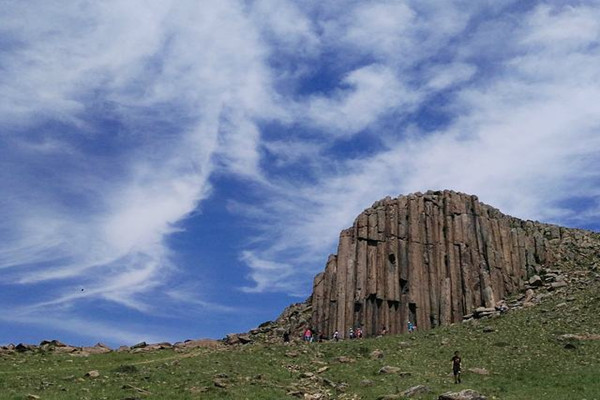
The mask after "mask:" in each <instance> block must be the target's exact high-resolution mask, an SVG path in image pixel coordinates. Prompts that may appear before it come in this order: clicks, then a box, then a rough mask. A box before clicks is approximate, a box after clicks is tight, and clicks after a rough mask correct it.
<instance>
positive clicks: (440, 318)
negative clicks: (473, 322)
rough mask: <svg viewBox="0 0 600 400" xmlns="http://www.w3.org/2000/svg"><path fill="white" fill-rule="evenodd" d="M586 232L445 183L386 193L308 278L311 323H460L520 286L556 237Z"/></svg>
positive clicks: (392, 328) (552, 250) (328, 327)
mask: <svg viewBox="0 0 600 400" xmlns="http://www.w3.org/2000/svg"><path fill="white" fill-rule="evenodd" d="M582 232H583V233H582ZM585 235H586V233H585V232H584V231H577V230H569V229H565V228H559V227H556V226H553V225H547V224H541V223H538V222H532V221H522V220H519V219H517V218H513V217H510V216H507V215H504V214H502V213H501V212H500V211H498V210H497V209H495V208H493V207H490V206H488V205H485V204H483V203H480V202H479V201H478V199H477V197H475V196H470V195H466V194H462V193H456V192H453V191H437V192H427V193H425V194H421V193H416V194H411V195H408V196H400V197H398V198H396V199H392V198H389V197H388V198H386V199H383V200H381V201H378V202H376V203H375V204H373V206H372V207H371V208H369V209H367V210H365V211H363V212H362V213H361V214H360V215H359V216H358V217H357V218H356V220H355V221H354V224H353V226H352V227H351V228H349V229H346V230H344V231H342V232H341V234H340V241H339V246H338V253H337V255H332V256H330V257H329V260H328V261H327V266H326V268H325V271H324V272H323V273H320V274H318V275H317V276H316V277H315V280H314V287H313V295H312V307H313V308H312V310H313V317H312V324H313V327H314V328H315V329H317V330H318V331H319V332H322V333H324V334H325V335H326V336H331V335H332V334H333V332H334V331H335V330H338V331H339V332H340V334H341V335H342V337H344V336H346V335H347V333H348V330H349V329H350V328H351V327H352V328H358V327H362V328H363V331H364V332H365V334H367V335H370V336H373V335H377V334H379V333H380V331H381V329H382V328H384V327H385V328H386V330H387V331H388V332H391V333H399V332H404V331H406V326H407V321H408V320H410V321H411V322H412V323H413V324H416V325H417V326H418V328H419V329H430V328H432V327H435V326H438V325H447V324H450V323H453V322H459V321H462V318H463V315H464V314H467V313H470V312H472V311H473V310H474V309H475V308H477V307H480V306H485V307H493V306H494V305H495V302H496V301H497V300H499V299H501V298H503V297H505V296H506V295H508V294H511V293H515V292H516V291H519V290H521V289H522V288H523V286H524V283H525V281H526V279H527V278H528V277H529V276H531V275H533V274H535V273H536V272H537V271H538V270H539V269H540V268H541V267H542V266H544V265H547V264H548V263H552V262H554V261H556V260H557V259H558V258H560V257H559V255H558V254H560V252H559V251H557V249H558V248H560V247H561V244H562V243H563V241H565V240H568V241H571V242H572V241H574V240H581V239H580V238H581V237H585ZM565 238H566V239H565ZM574 238H578V239H574Z"/></svg>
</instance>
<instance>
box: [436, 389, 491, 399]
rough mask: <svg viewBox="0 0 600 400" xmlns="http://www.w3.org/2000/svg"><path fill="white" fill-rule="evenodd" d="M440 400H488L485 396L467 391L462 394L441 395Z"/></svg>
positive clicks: (448, 393) (462, 391)
mask: <svg viewBox="0 0 600 400" xmlns="http://www.w3.org/2000/svg"><path fill="white" fill-rule="evenodd" d="M438 400H487V397H485V396H484V395H482V394H480V393H478V392H476V391H474V390H472V389H465V390H461V391H460V392H447V393H444V394H441V395H440V397H438Z"/></svg>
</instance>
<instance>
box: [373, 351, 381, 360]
mask: <svg viewBox="0 0 600 400" xmlns="http://www.w3.org/2000/svg"><path fill="white" fill-rule="evenodd" d="M370 357H371V360H377V359H380V358H383V351H381V350H379V349H375V350H373V351H372V352H371V355H370Z"/></svg>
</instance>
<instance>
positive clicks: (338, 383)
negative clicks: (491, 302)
mask: <svg viewBox="0 0 600 400" xmlns="http://www.w3.org/2000/svg"><path fill="white" fill-rule="evenodd" d="M590 276H591V277H592V278H591V279H589V280H587V281H586V283H585V284H579V286H578V287H577V286H576V285H571V286H570V287H568V288H565V289H561V290H558V291H556V292H554V294H553V295H552V296H548V297H545V298H544V299H543V300H542V302H541V303H540V304H538V305H537V306H535V307H531V308H523V309H516V310H511V311H509V312H508V313H507V314H505V315H503V316H501V317H497V318H491V319H482V320H478V321H474V322H470V323H463V324H457V325H454V326H449V327H444V328H439V329H436V330H432V331H429V332H417V333H415V334H412V335H409V334H405V335H400V336H395V337H384V338H374V339H364V340H352V341H344V342H339V343H315V344H310V345H309V344H292V345H287V346H284V345H283V344H282V345H270V346H267V345H261V344H252V345H246V346H234V347H222V348H214V349H209V348H200V349H193V350H188V351H183V352H175V351H173V350H159V351H153V352H148V353H129V352H124V353H117V352H113V353H109V354H103V355H90V356H88V357H81V356H79V357H76V356H73V355H68V354H54V353H23V354H17V353H14V354H3V355H1V356H0V357H1V358H0V389H1V390H0V399H26V398H28V395H30V394H31V395H35V396H39V398H41V399H61V400H65V399H78V400H79V399H94V400H96V399H136V398H137V399H146V398H147V399H284V398H294V396H295V397H298V398H312V399H328V398H329V399H376V398H378V397H379V396H381V395H387V394H395V393H400V392H402V391H404V390H405V389H407V388H409V387H411V386H415V385H426V386H428V387H429V388H430V390H431V392H429V393H425V394H422V395H419V396H416V397H415V398H418V399H437V396H438V395H439V394H441V393H443V392H447V391H451V390H455V391H456V390H459V389H465V388H471V389H475V390H477V391H479V392H481V393H483V394H485V395H487V396H488V398H489V399H504V400H510V399H515V400H517V399H518V400H523V399H544V400H565V399H580V400H582V399H586V400H594V399H596V400H600V340H597V338H594V337H593V336H590V335H594V334H595V335H600V314H599V310H600V279H599V278H598V277H597V276H596V277H595V279H594V276H595V274H593V273H590ZM566 334H574V335H579V336H580V337H579V338H577V337H569V336H564V335H566ZM586 335H587V336H586ZM374 350H380V351H381V352H382V353H383V358H375V356H373V355H371V353H372V352H373V351H374ZM455 350H460V352H461V355H462V357H463V372H464V373H463V382H462V384H459V385H455V384H454V383H453V379H452V376H451V364H450V358H451V357H452V354H453V352H454V351H455ZM340 357H342V358H341V359H340ZM386 365H389V366H395V367H399V369H400V372H401V373H393V374H380V373H379V370H380V368H382V367H383V366H386ZM470 368H484V369H485V370H487V371H488V372H489V375H480V374H477V373H473V372H469V371H468V369H470ZM92 370H97V371H98V372H99V376H98V377H96V378H92V377H86V376H85V375H86V373H88V372H89V371H92ZM31 398H35V397H31Z"/></svg>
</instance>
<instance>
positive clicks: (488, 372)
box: [469, 368, 490, 375]
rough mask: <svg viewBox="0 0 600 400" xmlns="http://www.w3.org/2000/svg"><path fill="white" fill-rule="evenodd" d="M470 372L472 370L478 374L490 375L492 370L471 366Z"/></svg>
mask: <svg viewBox="0 0 600 400" xmlns="http://www.w3.org/2000/svg"><path fill="white" fill-rule="evenodd" d="M469 372H472V373H474V374H477V375H489V374H490V371H488V370H487V369H485V368H469Z"/></svg>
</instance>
